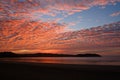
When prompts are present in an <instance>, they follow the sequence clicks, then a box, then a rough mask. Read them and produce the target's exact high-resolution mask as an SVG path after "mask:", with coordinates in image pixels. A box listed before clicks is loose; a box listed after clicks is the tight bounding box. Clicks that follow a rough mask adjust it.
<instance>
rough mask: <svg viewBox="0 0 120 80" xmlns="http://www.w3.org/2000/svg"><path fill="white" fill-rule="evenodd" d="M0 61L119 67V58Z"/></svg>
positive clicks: (8, 59)
mask: <svg viewBox="0 0 120 80" xmlns="http://www.w3.org/2000/svg"><path fill="white" fill-rule="evenodd" d="M0 61H13V62H33V63H54V64H80V65H82V64H85V65H120V57H20V58H1V59H0Z"/></svg>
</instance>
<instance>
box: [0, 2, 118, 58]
mask: <svg viewBox="0 0 120 80" xmlns="http://www.w3.org/2000/svg"><path fill="white" fill-rule="evenodd" d="M3 51H12V52H15V53H36V52H43V53H66V54H77V53H100V54H102V55H113V56H116V55H120V0H0V52H3Z"/></svg>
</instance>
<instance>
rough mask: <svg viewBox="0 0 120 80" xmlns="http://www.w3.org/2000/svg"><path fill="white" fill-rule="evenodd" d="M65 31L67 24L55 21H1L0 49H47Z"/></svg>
mask: <svg viewBox="0 0 120 80" xmlns="http://www.w3.org/2000/svg"><path fill="white" fill-rule="evenodd" d="M64 31H65V25H62V24H58V23H55V22H41V21H38V22H36V21H28V20H27V21H26V20H9V21H0V51H12V50H22V49H33V50H34V49H38V48H39V49H46V48H49V47H51V46H52V45H51V44H50V43H52V41H53V39H55V38H56V36H57V35H58V34H59V33H61V32H64ZM45 47H46V48H45Z"/></svg>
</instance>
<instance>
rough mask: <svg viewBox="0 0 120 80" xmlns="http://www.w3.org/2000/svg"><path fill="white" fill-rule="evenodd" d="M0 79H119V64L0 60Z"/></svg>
mask: <svg viewBox="0 0 120 80" xmlns="http://www.w3.org/2000/svg"><path fill="white" fill-rule="evenodd" d="M0 80H120V66H102V65H101V66H97V65H65V64H37V63H20V62H19V63H15V62H0Z"/></svg>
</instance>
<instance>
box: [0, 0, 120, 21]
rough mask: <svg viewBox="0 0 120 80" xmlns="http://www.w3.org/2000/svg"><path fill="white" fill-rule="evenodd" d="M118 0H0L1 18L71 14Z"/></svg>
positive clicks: (31, 17)
mask: <svg viewBox="0 0 120 80" xmlns="http://www.w3.org/2000/svg"><path fill="white" fill-rule="evenodd" d="M119 1H120V0H76V1H75V0H0V15H1V16H0V18H1V19H3V18H4V19H21V18H29V19H33V18H35V17H36V18H40V16H43V15H49V16H56V15H58V14H62V15H65V14H66V15H72V14H74V13H76V12H80V11H83V10H87V9H89V8H91V7H92V6H105V5H107V4H110V3H111V4H114V3H116V2H119Z"/></svg>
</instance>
